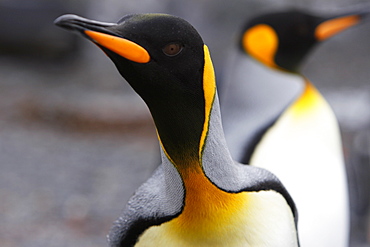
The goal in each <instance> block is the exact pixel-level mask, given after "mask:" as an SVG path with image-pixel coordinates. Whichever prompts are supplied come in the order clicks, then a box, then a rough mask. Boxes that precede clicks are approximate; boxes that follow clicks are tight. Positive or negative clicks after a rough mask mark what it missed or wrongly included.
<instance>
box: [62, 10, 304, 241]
mask: <svg viewBox="0 0 370 247" xmlns="http://www.w3.org/2000/svg"><path fill="white" fill-rule="evenodd" d="M55 22H56V24H57V25H58V26H61V27H63V28H65V29H68V30H72V31H77V32H79V33H80V34H81V35H82V36H83V37H85V38H87V39H89V40H90V41H92V42H94V43H95V44H96V45H97V46H99V47H100V48H101V49H102V50H103V51H104V52H105V53H106V54H107V55H108V56H109V57H110V58H111V59H112V61H113V62H114V64H115V65H116V67H117V69H118V71H119V72H120V73H121V75H122V76H123V77H124V78H125V79H126V80H127V81H128V83H129V84H130V85H131V86H132V88H133V89H134V90H135V91H136V92H137V93H138V94H139V95H140V96H141V97H142V98H143V100H144V101H145V103H146V104H147V106H148V107H149V109H150V112H151V114H152V117H153V119H154V122H155V125H156V129H157V133H158V139H159V142H160V146H161V153H162V164H161V165H160V166H159V168H158V169H157V170H156V171H155V173H154V174H153V176H152V177H151V178H150V179H149V180H148V181H147V182H146V183H144V184H143V185H142V186H141V187H140V188H139V189H138V190H137V191H136V193H135V194H134V195H133V197H132V198H131V199H130V200H129V202H128V205H127V206H126V208H125V210H124V212H123V214H122V216H121V217H120V218H119V219H118V220H117V221H116V223H115V224H114V226H113V228H112V230H111V232H110V234H109V243H110V246H121V247H123V246H124V247H128V246H137V247H139V246H140V247H141V246H155V247H158V246H166V247H194V246H197V247H203V246H208V247H217V246H219V247H221V246H227V247H233V246H235V247H247V246H254V247H263V246H269V247H289V246H299V243H298V237H297V230H296V223H297V214H296V209H295V206H294V202H293V201H292V199H291V198H290V196H289V194H288V193H287V191H286V190H285V189H284V187H283V185H282V184H281V183H280V182H279V180H278V179H277V178H276V177H275V176H274V175H272V174H271V173H270V172H268V171H266V170H264V169H261V168H257V167H253V166H245V165H242V164H240V163H236V162H234V161H233V160H232V159H231V156H230V154H229V151H228V149H227V147H226V141H225V138H224V134H223V130H222V125H221V118H220V109H219V103H218V98H217V93H216V85H215V77H214V71H213V67H212V62H211V57H210V54H209V51H208V48H207V46H206V45H205V44H204V43H203V41H202V38H201V37H200V35H199V34H198V32H197V31H196V30H195V29H194V28H193V27H192V26H191V25H190V24H189V23H187V22H186V21H184V20H183V19H180V18H178V17H174V16H170V15H165V14H136V15H128V16H125V17H123V18H122V19H121V20H120V21H119V22H118V23H117V24H115V23H103V22H98V21H93V20H88V19H85V18H82V17H79V16H76V15H63V16H61V17H59V18H58V19H57V20H56V21H55Z"/></svg>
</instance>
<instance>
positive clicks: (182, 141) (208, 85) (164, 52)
mask: <svg viewBox="0 0 370 247" xmlns="http://www.w3.org/2000/svg"><path fill="white" fill-rule="evenodd" d="M55 24H56V25H58V26H60V27H63V28H65V29H68V30H71V31H77V32H78V33H80V34H82V36H83V37H85V38H87V39H89V40H90V41H92V42H93V43H95V44H96V45H98V46H99V47H100V48H101V49H102V50H103V51H104V52H105V53H106V55H107V56H108V57H109V58H110V59H111V60H112V61H113V62H114V64H115V65H116V67H117V69H118V71H119V72H120V74H121V75H122V76H123V77H124V78H125V79H126V80H127V82H128V83H129V84H130V85H131V86H132V88H133V89H134V90H135V91H136V92H137V93H138V94H139V95H140V96H141V98H142V99H143V100H144V101H145V102H146V104H147V106H148V107H149V109H150V111H151V114H152V117H153V119H154V122H155V124H156V127H157V131H158V134H159V136H160V140H161V142H162V145H163V146H164V148H165V150H166V151H167V152H168V153H169V155H170V156H171V159H174V160H175V159H177V160H181V155H183V154H179V150H188V152H189V153H191V154H189V155H188V156H194V157H195V159H197V158H198V155H199V151H198V150H197V149H198V146H199V143H200V142H201V136H202V133H203V127H204V124H205V121H206V118H207V117H206V115H207V114H209V111H208V113H207V109H209V108H210V105H209V103H207V102H209V101H207V102H206V99H207V98H212V97H213V96H214V95H215V81H214V75H213V67H212V62H211V61H210V55H209V53H208V48H207V47H206V46H205V45H204V43H203V40H202V38H201V36H200V35H199V34H198V32H197V31H196V30H195V28H194V27H193V26H191V25H190V24H189V23H188V22H187V21H185V20H183V19H181V18H179V17H175V16H171V15H166V14H134V15H127V16H124V17H123V18H122V19H121V20H120V21H118V22H117V23H105V22H98V21H94V20H89V19H86V18H82V17H79V16H76V15H63V16H61V17H59V18H58V19H56V20H55ZM205 71H208V73H205ZM205 75H206V76H205ZM207 75H208V76H207ZM205 77H206V78H205ZM185 123H188V124H185ZM184 145H186V146H184ZM194 147H197V148H194ZM175 156H176V157H175Z"/></svg>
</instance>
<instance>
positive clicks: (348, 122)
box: [0, 0, 370, 247]
mask: <svg viewBox="0 0 370 247" xmlns="http://www.w3.org/2000/svg"><path fill="white" fill-rule="evenodd" d="M361 4H367V6H370V2H369V1H359V0H358V1H357V0H352V1H350V0H264V1H260V0H233V1H226V0H188V1H181V0H141V1H137V0H135V1H133V0H119V1H118V0H106V1H97V0H90V1H87V0H80V1H76V0H73V1H72V0H0V214H1V217H0V243H1V246H3V247H15V246H17V247H18V246H19V247H23V246H27V247H33V246H35V247H36V246H37V247H64V246H79V247H85V246H86V247H87V246H88V247H94V246H106V245H107V244H106V238H105V236H106V234H107V233H108V231H109V229H110V227H111V224H112V222H113V221H114V220H115V219H116V218H117V217H118V216H119V214H120V212H121V210H122V208H123V207H124V205H125V203H126V202H127V200H128V198H129V197H130V196H131V195H132V193H133V192H134V190H135V189H136V188H137V187H138V186H139V185H140V184H141V183H142V182H144V181H145V180H146V179H147V178H148V177H149V176H150V175H151V173H152V172H153V170H154V169H155V168H156V167H157V165H158V164H159V160H160V158H159V152H158V150H159V148H158V144H157V140H156V135H155V129H154V126H153V122H152V120H151V117H150V115H149V112H148V110H147V108H146V106H145V105H144V103H143V101H142V100H141V99H140V98H139V97H138V96H136V95H135V94H134V93H133V91H132V90H131V88H130V87H129V86H128V84H127V83H125V82H124V81H123V79H122V77H121V76H120V75H119V74H118V73H117V71H116V69H115V67H114V66H113V64H112V62H111V61H110V60H109V59H108V58H107V57H106V56H105V55H104V54H103V53H102V52H101V51H100V50H99V49H97V48H96V47H95V46H94V45H93V44H91V43H90V42H87V41H86V40H83V39H82V38H80V37H78V36H77V35H74V34H70V33H68V32H66V31H64V30H62V29H60V28H58V27H56V26H54V25H53V21H54V19H55V18H57V17H58V16H60V15H62V14H65V13H75V14H78V15H82V16H84V17H87V18H91V19H96V20H100V21H107V22H115V21H117V20H119V19H120V18H121V17H122V16H123V15H125V14H129V13H143V12H163V13H170V14H174V15H178V16H180V17H183V18H185V19H186V20H188V21H189V22H190V23H192V24H193V25H194V26H195V27H196V28H197V30H198V31H199V32H200V33H201V35H202V36H203V39H204V41H205V43H207V44H208V46H209V47H210V50H211V53H212V57H213V61H214V65H215V69H216V73H217V77H218V78H219V79H218V83H219V84H222V78H223V68H224V67H225V62H226V58H227V57H228V53H229V51H230V50H232V49H233V46H234V45H235V44H236V37H237V36H236V32H237V30H238V28H239V27H240V26H241V24H242V23H243V22H244V21H245V20H246V19H248V18H250V17H252V16H255V15H258V14H259V13H265V12H268V11H274V10H282V9H287V8H292V7H294V8H301V9H304V10H307V11H312V12H314V13H317V14H320V13H322V14H326V13H336V12H339V11H340V10H341V9H343V8H346V7H351V6H359V5H361ZM369 47H370V20H369V21H368V22H367V23H366V22H365V23H363V24H361V25H358V26H356V27H354V28H351V29H349V30H347V31H345V32H343V33H342V34H340V35H337V36H335V37H334V38H332V39H330V40H329V41H328V42H324V43H322V44H321V45H320V46H319V47H318V48H317V49H315V51H314V52H313V53H312V54H311V56H309V58H308V59H307V61H306V62H305V63H304V66H303V68H302V69H303V72H304V73H305V75H306V76H307V77H308V78H310V79H311V80H312V81H314V82H315V84H316V85H317V87H318V88H319V89H320V90H321V92H322V93H323V94H324V96H325V97H326V98H327V100H328V101H329V103H330V104H331V105H332V107H333V108H334V111H335V113H336V114H337V117H338V119H339V121H340V125H341V129H342V133H343V138H344V149H345V154H346V159H347V162H348V163H349V164H351V165H354V166H355V169H353V170H354V172H353V173H352V174H349V176H350V177H351V179H362V180H364V181H370V178H369V169H370V168H369V166H370V165H369V154H370V110H369V107H370V84H369V78H370V49H369ZM220 93H222V92H220ZM369 194H370V192H369V190H367V189H365V190H360V191H358V192H357V193H356V194H353V195H351V197H352V199H354V200H363V201H365V203H363V204H362V205H364V206H363V207H360V208H356V209H354V212H355V214H354V215H353V219H354V223H353V224H354V229H355V230H354V231H353V232H352V233H351V234H352V236H354V237H355V238H354V239H356V241H353V242H352V244H351V246H370V245H369V242H370V241H369V235H370V234H369V231H368V222H369V216H368V214H367V209H368V204H366V202H368V197H369Z"/></svg>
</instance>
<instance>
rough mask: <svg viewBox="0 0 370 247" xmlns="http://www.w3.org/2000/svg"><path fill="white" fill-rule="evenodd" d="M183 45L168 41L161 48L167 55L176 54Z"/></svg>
mask: <svg viewBox="0 0 370 247" xmlns="http://www.w3.org/2000/svg"><path fill="white" fill-rule="evenodd" d="M182 48H183V45H182V44H179V43H170V44H167V45H166V46H165V47H164V48H163V52H164V54H166V55H167V56H169V57H173V56H176V55H177V54H179V53H180V52H181V51H182Z"/></svg>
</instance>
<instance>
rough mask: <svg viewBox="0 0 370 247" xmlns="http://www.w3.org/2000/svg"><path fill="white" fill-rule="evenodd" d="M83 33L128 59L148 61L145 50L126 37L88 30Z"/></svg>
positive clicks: (147, 54) (148, 57)
mask: <svg viewBox="0 0 370 247" xmlns="http://www.w3.org/2000/svg"><path fill="white" fill-rule="evenodd" d="M85 34H86V35H87V36H89V37H90V38H92V39H93V40H94V41H95V42H96V43H98V44H99V45H101V46H103V47H105V48H107V49H109V50H111V51H113V52H115V53H117V54H118V55H120V56H122V57H124V58H127V59H128V60H131V61H133V62H137V63H147V62H149V61H150V55H149V53H148V52H147V50H145V49H144V48H143V47H141V46H140V45H138V44H136V43H134V42H132V41H130V40H128V39H124V38H120V37H116V36H112V35H109V34H105V33H99V32H95V31H90V30H86V31H85Z"/></svg>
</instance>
